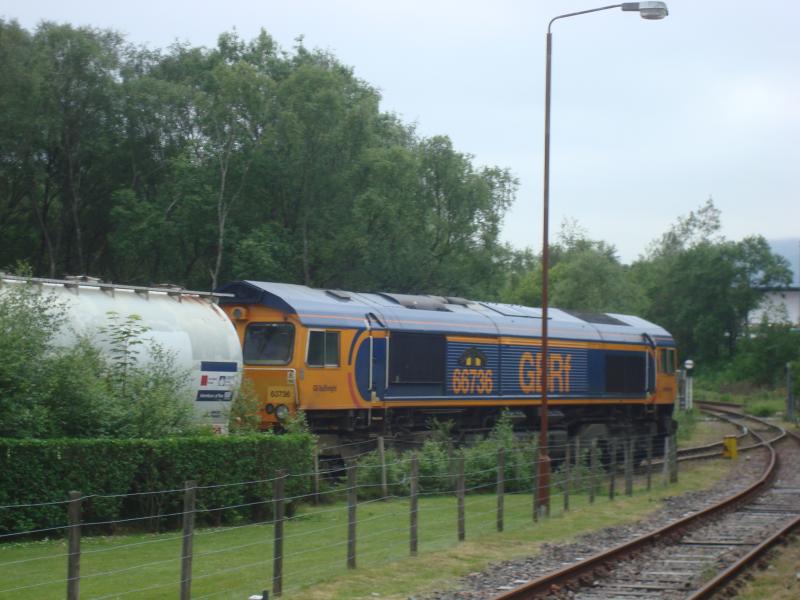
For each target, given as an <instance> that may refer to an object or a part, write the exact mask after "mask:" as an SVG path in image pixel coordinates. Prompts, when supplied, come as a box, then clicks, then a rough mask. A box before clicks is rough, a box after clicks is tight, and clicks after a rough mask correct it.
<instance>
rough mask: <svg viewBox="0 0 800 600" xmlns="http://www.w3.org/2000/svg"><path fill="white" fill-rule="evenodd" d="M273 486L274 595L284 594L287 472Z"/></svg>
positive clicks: (279, 472) (280, 474)
mask: <svg viewBox="0 0 800 600" xmlns="http://www.w3.org/2000/svg"><path fill="white" fill-rule="evenodd" d="M277 475H278V476H277V477H276V478H275V481H274V482H273V484H272V498H273V507H274V509H273V511H272V514H273V519H274V522H275V523H274V527H273V530H274V533H275V543H274V546H273V551H272V593H273V594H274V595H275V596H276V597H277V596H280V595H281V594H283V521H284V517H285V508H286V506H285V502H284V499H285V493H286V486H285V484H286V472H285V471H282V470H281V471H278V474H277Z"/></svg>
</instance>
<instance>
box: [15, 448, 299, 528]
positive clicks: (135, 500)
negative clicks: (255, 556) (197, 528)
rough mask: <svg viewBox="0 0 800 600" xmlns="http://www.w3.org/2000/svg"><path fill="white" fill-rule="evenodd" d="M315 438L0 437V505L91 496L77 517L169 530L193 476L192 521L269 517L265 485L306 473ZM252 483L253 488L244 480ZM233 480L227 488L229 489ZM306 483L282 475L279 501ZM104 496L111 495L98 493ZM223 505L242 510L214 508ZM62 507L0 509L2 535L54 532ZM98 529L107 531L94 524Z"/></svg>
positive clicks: (61, 520) (62, 519) (63, 518)
mask: <svg viewBox="0 0 800 600" xmlns="http://www.w3.org/2000/svg"><path fill="white" fill-rule="evenodd" d="M312 448H313V438H312V437H311V436H308V435H300V434H287V435H280V436H277V435H269V434H259V435H237V436H199V437H181V438H168V439H161V440H141V439H140V440H96V439H95V440H88V439H84V440H8V439H5V440H0V472H2V473H3V474H4V476H3V478H2V480H0V481H1V482H0V505H13V504H38V503H42V502H47V501H51V500H54V501H58V500H61V499H64V498H66V497H67V495H68V493H69V491H71V490H79V491H80V492H81V493H82V494H83V495H84V496H91V497H90V498H89V499H88V500H87V501H85V502H84V506H83V521H84V522H85V523H102V522H107V521H119V520H121V519H136V518H139V517H142V516H147V517H152V518H151V519H149V520H146V521H141V520H137V521H131V522H130V524H126V525H128V526H130V527H133V528H143V527H148V528H155V529H160V528H164V527H173V526H176V525H177V524H178V522H179V520H180V517H179V516H174V517H169V516H165V515H176V514H179V513H180V512H181V511H182V502H183V492H182V490H183V487H184V482H185V481H186V480H194V481H196V482H197V485H198V486H200V489H198V491H197V508H198V511H199V512H198V515H197V520H198V522H199V523H206V524H215V525H216V524H221V523H230V522H236V521H238V520H241V519H246V518H262V517H263V515H267V514H270V512H271V506H270V504H264V502H269V500H270V499H271V498H272V482H271V481H265V480H270V479H272V478H273V477H275V474H276V473H277V472H278V470H281V469H282V470H285V471H286V472H287V473H290V474H295V475H299V474H304V473H309V472H310V471H311V470H312V463H313V459H312ZM243 482H253V483H243ZM229 484H230V485H229ZM309 486H310V478H309V477H289V478H288V479H287V481H286V496H287V497H295V496H300V495H303V494H305V493H307V492H308V489H309ZM103 494H111V496H105V497H104V496H103ZM225 506H240V508H235V509H228V510H224V511H222V510H218V509H219V508H220V507H225ZM65 522H66V505H65V504H54V505H45V506H30V507H26V508H6V509H3V510H2V511H0V532H2V533H7V532H19V531H29V530H33V529H42V528H49V527H59V526H62V525H64V524H65ZM97 529H98V530H100V531H105V530H109V529H113V528H112V527H111V526H101V527H98V528H97Z"/></svg>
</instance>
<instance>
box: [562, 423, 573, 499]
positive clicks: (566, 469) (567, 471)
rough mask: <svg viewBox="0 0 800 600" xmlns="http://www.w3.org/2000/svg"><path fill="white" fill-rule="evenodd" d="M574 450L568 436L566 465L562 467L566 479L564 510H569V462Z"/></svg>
mask: <svg viewBox="0 0 800 600" xmlns="http://www.w3.org/2000/svg"><path fill="white" fill-rule="evenodd" d="M571 450H572V446H571V445H570V443H569V438H567V447H566V449H565V451H566V453H567V455H566V456H565V457H564V467H563V468H562V469H561V474H562V477H563V479H564V483H563V488H564V512H566V511H568V510H569V473H570V469H569V462H570V459H571V458H572V457H571V456H570V454H571Z"/></svg>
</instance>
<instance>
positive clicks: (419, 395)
mask: <svg viewBox="0 0 800 600" xmlns="http://www.w3.org/2000/svg"><path fill="white" fill-rule="evenodd" d="M218 292H223V293H225V294H226V296H225V297H223V298H222V299H221V300H220V304H221V305H222V308H223V309H224V310H225V312H226V313H227V314H228V316H229V317H230V319H231V321H232V322H233V323H234V325H235V327H236V330H237V333H238V335H239V338H240V340H241V342H242V348H243V357H244V376H245V378H246V379H249V380H250V381H251V382H252V384H253V386H254V388H255V392H256V393H257V394H258V396H259V398H260V399H261V416H262V423H263V426H264V427H265V428H267V427H273V426H276V425H279V424H280V422H281V421H282V420H284V419H286V418H287V417H288V416H289V415H290V414H293V413H294V412H296V411H297V410H302V411H304V412H305V414H306V417H307V419H308V421H309V424H310V425H311V427H312V429H313V430H314V431H315V432H317V433H319V434H326V433H329V434H332V435H337V436H350V437H354V438H358V437H366V436H369V435H374V434H375V433H376V432H381V433H383V434H391V433H399V432H407V431H414V430H422V429H425V428H426V427H429V426H430V421H431V419H438V420H449V421H452V424H453V426H454V428H455V430H457V431H462V432H466V431H471V430H472V431H474V430H482V429H486V428H488V427H490V426H491V425H492V424H493V423H494V422H495V421H496V420H497V419H498V417H499V416H500V414H501V413H502V412H503V411H504V410H510V411H511V412H512V414H513V415H516V416H517V417H519V419H520V420H521V421H524V422H526V423H527V424H529V426H533V427H535V426H536V423H537V419H538V407H539V405H540V403H541V372H542V364H541V363H542V358H541V357H542V354H541V311H540V310H539V309H536V308H529V307H525V306H518V305H510V304H498V303H493V302H477V301H471V300H466V299H463V298H454V297H442V296H416V295H406V294H391V293H354V292H345V291H341V290H333V289H331V290H325V289H313V288H309V287H305V286H301V285H293V284H285V283H266V282H259V281H237V282H233V283H229V284H227V285H225V286H223V287H222V288H220V289H219V290H218ZM227 294H230V296H227ZM548 330H549V334H548V339H549V352H548V355H549V358H548V362H549V365H548V366H549V370H548V380H549V385H548V387H549V394H548V398H549V407H550V412H549V418H550V423H551V427H552V428H553V434H554V435H555V436H556V437H557V436H558V435H559V434H562V435H567V434H568V435H570V436H573V435H586V436H591V437H606V436H609V435H615V434H618V433H633V432H636V433H638V434H642V433H649V434H652V435H659V436H660V435H666V434H669V433H671V431H672V427H673V421H672V411H673V406H674V402H675V393H676V378H675V369H676V349H675V344H674V341H673V338H672V336H671V335H670V334H669V333H668V332H667V331H665V330H664V329H662V328H661V327H659V326H658V325H655V324H653V323H650V322H648V321H645V320H644V319H641V318H638V317H634V316H628V315H619V314H604V313H600V314H598V313H583V312H576V311H564V310H557V309H551V310H550V320H549V327H548Z"/></svg>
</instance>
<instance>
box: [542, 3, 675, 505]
mask: <svg viewBox="0 0 800 600" xmlns="http://www.w3.org/2000/svg"><path fill="white" fill-rule="evenodd" d="M612 8H621V9H622V10H623V11H631V12H633V11H635V12H638V13H639V15H640V16H641V17H642V18H643V19H647V20H659V19H663V18H664V17H666V16H667V15H668V14H669V11H668V10H667V5H666V3H664V2H625V3H622V4H611V5H609V6H601V7H599V8H591V9H589V10H581V11H578V12H572V13H566V14H563V15H558V16H557V17H553V18H552V19H551V20H550V23H548V25H547V52H546V60H547V62H546V66H545V85H544V94H545V96H544V190H543V207H544V210H543V215H542V362H541V371H540V372H541V377H540V382H541V386H542V391H541V394H542V395H541V404H540V405H539V464H538V471H539V476H538V477H537V482H538V483H537V485H538V489H537V490H536V504H537V510H539V511H543V512H545V513H546V512H549V509H550V452H549V449H548V447H547V443H548V442H547V438H548V394H549V371H550V353H549V335H548V318H549V315H548V309H549V303H548V283H549V280H550V240H549V237H550V231H549V229H550V87H551V86H550V80H551V74H552V56H553V34H552V33H551V32H550V29H551V28H552V26H553V23H554V22H555V21H557V20H558V19H565V18H567V17H575V16H578V15H585V14H587V13H593V12H599V11H601V10H609V9H612Z"/></svg>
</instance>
